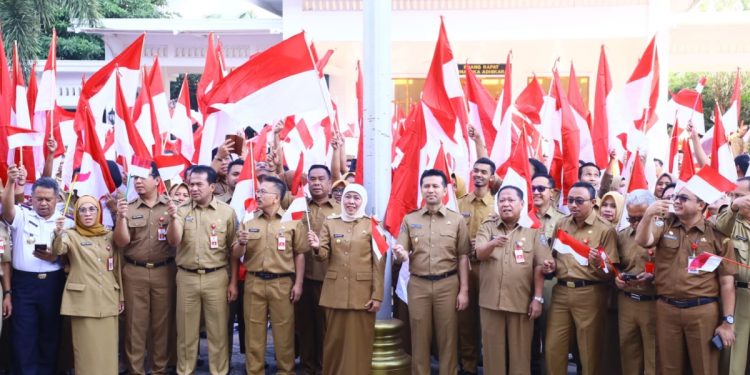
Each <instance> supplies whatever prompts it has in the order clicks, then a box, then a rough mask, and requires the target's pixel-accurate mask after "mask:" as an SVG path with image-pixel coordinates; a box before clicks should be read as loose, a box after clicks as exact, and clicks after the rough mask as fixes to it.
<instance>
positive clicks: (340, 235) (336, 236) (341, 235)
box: [333, 233, 344, 238]
mask: <svg viewBox="0 0 750 375" xmlns="http://www.w3.org/2000/svg"><path fill="white" fill-rule="evenodd" d="M333 238H344V235H343V234H335V233H334V235H333Z"/></svg>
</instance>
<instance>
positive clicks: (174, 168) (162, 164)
mask: <svg viewBox="0 0 750 375" xmlns="http://www.w3.org/2000/svg"><path fill="white" fill-rule="evenodd" d="M154 163H156V169H158V170H159V177H161V179H162V181H169V180H172V179H174V178H177V177H178V176H179V175H180V173H182V171H184V170H185V168H187V167H188V166H189V165H190V163H189V162H188V161H187V160H185V158H183V157H182V156H181V155H174V154H172V155H156V156H154Z"/></svg>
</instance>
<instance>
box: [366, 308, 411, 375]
mask: <svg viewBox="0 0 750 375" xmlns="http://www.w3.org/2000/svg"><path fill="white" fill-rule="evenodd" d="M403 326H404V323H402V322H401V321H400V320H398V319H389V320H376V321H375V344H374V345H373V352H372V374H373V375H386V374H387V375H409V374H410V373H411V356H409V355H408V354H406V353H404V351H403V350H402V349H401V329H402V328H403Z"/></svg>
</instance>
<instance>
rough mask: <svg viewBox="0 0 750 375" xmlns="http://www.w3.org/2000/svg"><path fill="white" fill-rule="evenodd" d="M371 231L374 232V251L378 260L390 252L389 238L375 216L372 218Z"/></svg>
mask: <svg viewBox="0 0 750 375" xmlns="http://www.w3.org/2000/svg"><path fill="white" fill-rule="evenodd" d="M370 225H371V227H370V229H371V230H370V231H371V232H372V253H373V255H375V259H376V260H380V259H381V258H383V256H384V255H385V254H386V253H387V252H388V240H386V238H385V233H383V229H382V228H380V225H378V222H377V220H375V218H370Z"/></svg>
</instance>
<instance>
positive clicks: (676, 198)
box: [672, 194, 691, 203]
mask: <svg viewBox="0 0 750 375" xmlns="http://www.w3.org/2000/svg"><path fill="white" fill-rule="evenodd" d="M672 199H673V200H674V201H680V203H685V202H687V201H689V200H691V199H690V197H688V196H687V195H682V194H680V195H675V196H674V197H672Z"/></svg>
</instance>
